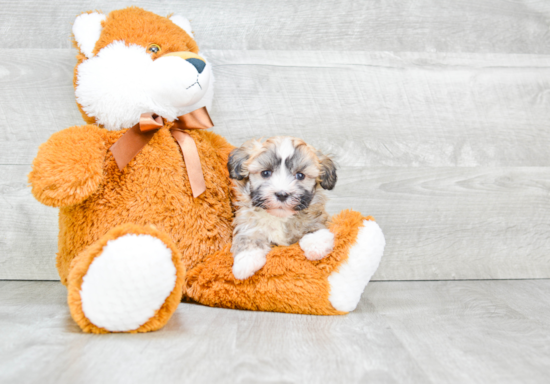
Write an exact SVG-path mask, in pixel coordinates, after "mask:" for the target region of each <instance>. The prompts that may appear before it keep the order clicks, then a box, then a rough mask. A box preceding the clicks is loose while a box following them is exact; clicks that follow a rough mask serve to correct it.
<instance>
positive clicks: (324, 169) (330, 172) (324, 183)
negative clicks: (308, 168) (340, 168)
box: [319, 155, 338, 190]
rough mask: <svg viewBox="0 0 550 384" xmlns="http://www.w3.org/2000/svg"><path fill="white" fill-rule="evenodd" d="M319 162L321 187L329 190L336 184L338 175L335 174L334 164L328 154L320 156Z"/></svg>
mask: <svg viewBox="0 0 550 384" xmlns="http://www.w3.org/2000/svg"><path fill="white" fill-rule="evenodd" d="M319 160H320V163H321V174H320V175H319V178H320V179H321V187H322V188H323V189H328V190H331V189H332V188H334V186H335V185H336V181H337V180H338V176H337V175H336V165H334V163H333V162H332V160H331V158H330V157H328V156H324V155H323V156H320V159H319Z"/></svg>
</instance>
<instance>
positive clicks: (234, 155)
mask: <svg viewBox="0 0 550 384" xmlns="http://www.w3.org/2000/svg"><path fill="white" fill-rule="evenodd" d="M249 158H250V155H249V154H248V153H247V151H246V149H244V148H243V147H241V148H235V149H234V150H232V151H231V153H230V154H229V160H228V161H227V169H228V170H229V177H230V178H232V179H237V180H242V179H244V178H245V177H248V170H247V169H246V167H244V162H245V161H246V160H248V159H249Z"/></svg>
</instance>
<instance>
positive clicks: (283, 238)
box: [254, 209, 293, 245]
mask: <svg viewBox="0 0 550 384" xmlns="http://www.w3.org/2000/svg"><path fill="white" fill-rule="evenodd" d="M254 216H255V218H256V220H257V224H258V227H259V228H262V230H263V231H264V233H265V234H266V235H267V238H268V240H269V242H270V243H273V244H276V245H290V243H289V242H288V241H289V239H288V235H287V234H288V230H287V227H288V225H289V224H290V221H291V220H292V219H293V216H289V217H277V216H273V215H271V214H269V213H267V212H266V211H265V210H263V209H262V210H256V211H255V212H254Z"/></svg>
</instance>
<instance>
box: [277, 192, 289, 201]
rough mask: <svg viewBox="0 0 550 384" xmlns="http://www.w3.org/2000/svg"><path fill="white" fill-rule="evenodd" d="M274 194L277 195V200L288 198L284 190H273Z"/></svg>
mask: <svg viewBox="0 0 550 384" xmlns="http://www.w3.org/2000/svg"><path fill="white" fill-rule="evenodd" d="M275 196H277V200H279V201H285V200H286V199H288V196H289V194H288V193H286V192H275Z"/></svg>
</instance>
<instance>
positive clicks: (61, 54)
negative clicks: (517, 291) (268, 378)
mask: <svg viewBox="0 0 550 384" xmlns="http://www.w3.org/2000/svg"><path fill="white" fill-rule="evenodd" d="M206 53H207V54H208V57H209V58H210V59H211V60H212V62H213V64H214V66H215V68H214V71H215V73H216V79H217V82H216V97H215V102H214V106H213V109H212V111H211V114H212V118H213V120H214V122H215V124H216V127H215V129H214V130H215V131H216V132H218V133H220V134H221V135H223V136H224V137H226V138H227V139H228V140H229V141H230V142H231V143H233V144H235V145H239V144H240V143H242V142H244V141H245V140H247V139H249V138H251V137H260V136H266V137H269V136H274V135H294V136H301V137H303V138H304V139H305V140H306V141H308V142H310V143H311V144H313V145H315V146H317V147H318V148H319V149H322V150H324V151H327V152H330V153H332V154H333V155H334V156H335V157H336V159H337V160H338V161H339V162H340V163H341V164H342V165H353V166H380V165H386V166H549V165H550V151H548V149H547V145H546V143H547V142H549V141H550V130H549V129H548V121H550V55H549V56H541V55H501V54H446V55H440V54H427V53H422V54H419V53H403V54H390V53H362V52H299V51H294V52H278V51H259V52H256V51H217V50H211V51H207V52H206ZM74 63H75V59H74V51H73V50H9V53H0V85H1V86H2V89H3V90H4V92H2V94H0V109H1V110H2V111H3V114H2V116H1V117H0V164H30V163H31V161H32V159H33V158H34V156H35V155H36V151H37V147H38V145H39V144H40V143H42V142H44V141H45V140H47V138H48V137H49V136H50V135H51V134H52V133H54V132H56V131H58V130H60V129H63V128H66V127H69V126H72V125H78V124H82V119H81V116H80V113H79V112H78V110H77V108H76V105H75V101H74V91H73V88H72V82H71V81H72V80H71V79H72V77H71V71H72V68H73V65H74Z"/></svg>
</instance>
